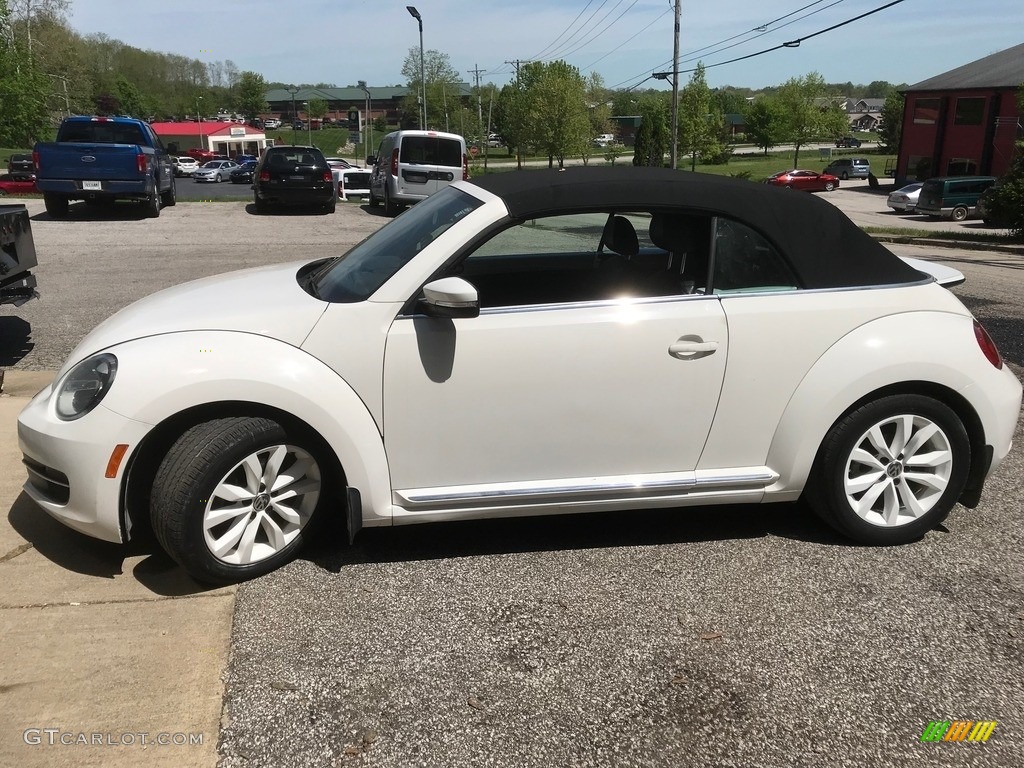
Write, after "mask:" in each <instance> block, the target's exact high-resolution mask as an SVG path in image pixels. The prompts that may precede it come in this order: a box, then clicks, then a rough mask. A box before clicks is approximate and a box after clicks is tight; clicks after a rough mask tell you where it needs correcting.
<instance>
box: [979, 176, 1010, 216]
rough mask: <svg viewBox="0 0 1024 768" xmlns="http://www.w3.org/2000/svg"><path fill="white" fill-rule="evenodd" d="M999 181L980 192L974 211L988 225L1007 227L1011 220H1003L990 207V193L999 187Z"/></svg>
mask: <svg viewBox="0 0 1024 768" xmlns="http://www.w3.org/2000/svg"><path fill="white" fill-rule="evenodd" d="M1000 183H1001V182H1000V181H997V182H996V183H995V184H993V185H992V186H991V187H989V188H988V189H986V190H985V191H984V192H982V193H981V197H979V198H978V205H977V209H976V211H975V212H976V213H977V214H978V218H979V219H981V220H982V221H984V222H985V223H986V224H988V225H989V226H993V227H1009V226H1012V222H1009V221H1003V220H1002V219H1001V218H999V217H998V216H997V215H996V214H995V212H993V211H992V209H991V205H992V203H991V199H992V195H994V194H995V192H996V190H997V189H999V185H1000Z"/></svg>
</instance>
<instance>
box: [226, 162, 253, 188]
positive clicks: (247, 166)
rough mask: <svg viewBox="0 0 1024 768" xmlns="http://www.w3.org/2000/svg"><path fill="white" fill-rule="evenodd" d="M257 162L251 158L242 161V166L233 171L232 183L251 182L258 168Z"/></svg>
mask: <svg viewBox="0 0 1024 768" xmlns="http://www.w3.org/2000/svg"><path fill="white" fill-rule="evenodd" d="M256 165H257V162H256V161H255V160H249V161H247V162H244V163H242V164H241V165H240V166H238V167H237V168H235V169H234V170H233V171H231V175H230V178H231V183H232V184H251V183H252V174H253V171H255V170H256Z"/></svg>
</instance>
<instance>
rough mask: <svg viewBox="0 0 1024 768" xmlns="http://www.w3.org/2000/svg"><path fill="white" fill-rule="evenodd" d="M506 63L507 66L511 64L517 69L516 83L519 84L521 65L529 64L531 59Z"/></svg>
mask: <svg viewBox="0 0 1024 768" xmlns="http://www.w3.org/2000/svg"><path fill="white" fill-rule="evenodd" d="M505 63H506V64H511V65H512V66H513V67H515V68H516V82H517V83H518V82H519V65H520V64H529V63H530V60H529V59H515V60H514V61H506V62H505Z"/></svg>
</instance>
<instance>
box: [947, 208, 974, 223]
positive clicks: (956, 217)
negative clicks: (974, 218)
mask: <svg viewBox="0 0 1024 768" xmlns="http://www.w3.org/2000/svg"><path fill="white" fill-rule="evenodd" d="M969 213H970V211H968V210H967V208H966V207H964V206H962V205H958V206H957V207H956V208H954V209H953V213H952V214H950V215H951V217H952V219H953V221H966V220H967V216H968V215H969Z"/></svg>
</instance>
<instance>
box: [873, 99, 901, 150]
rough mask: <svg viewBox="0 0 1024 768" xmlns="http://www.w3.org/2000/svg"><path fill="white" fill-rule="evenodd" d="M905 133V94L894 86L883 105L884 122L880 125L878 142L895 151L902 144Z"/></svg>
mask: <svg viewBox="0 0 1024 768" xmlns="http://www.w3.org/2000/svg"><path fill="white" fill-rule="evenodd" d="M902 133H903V94H902V93H900V92H899V91H897V90H896V89H895V88H893V89H892V90H891V91H889V93H888V94H886V97H885V104H884V105H883V106H882V124H881V125H880V126H879V127H878V142H879V143H880V144H881V145H882V146H883V147H885V148H886V149H887V150H890V151H893V150H895V149H896V148H897V147H898V146H899V145H900V135H901V134H902Z"/></svg>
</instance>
